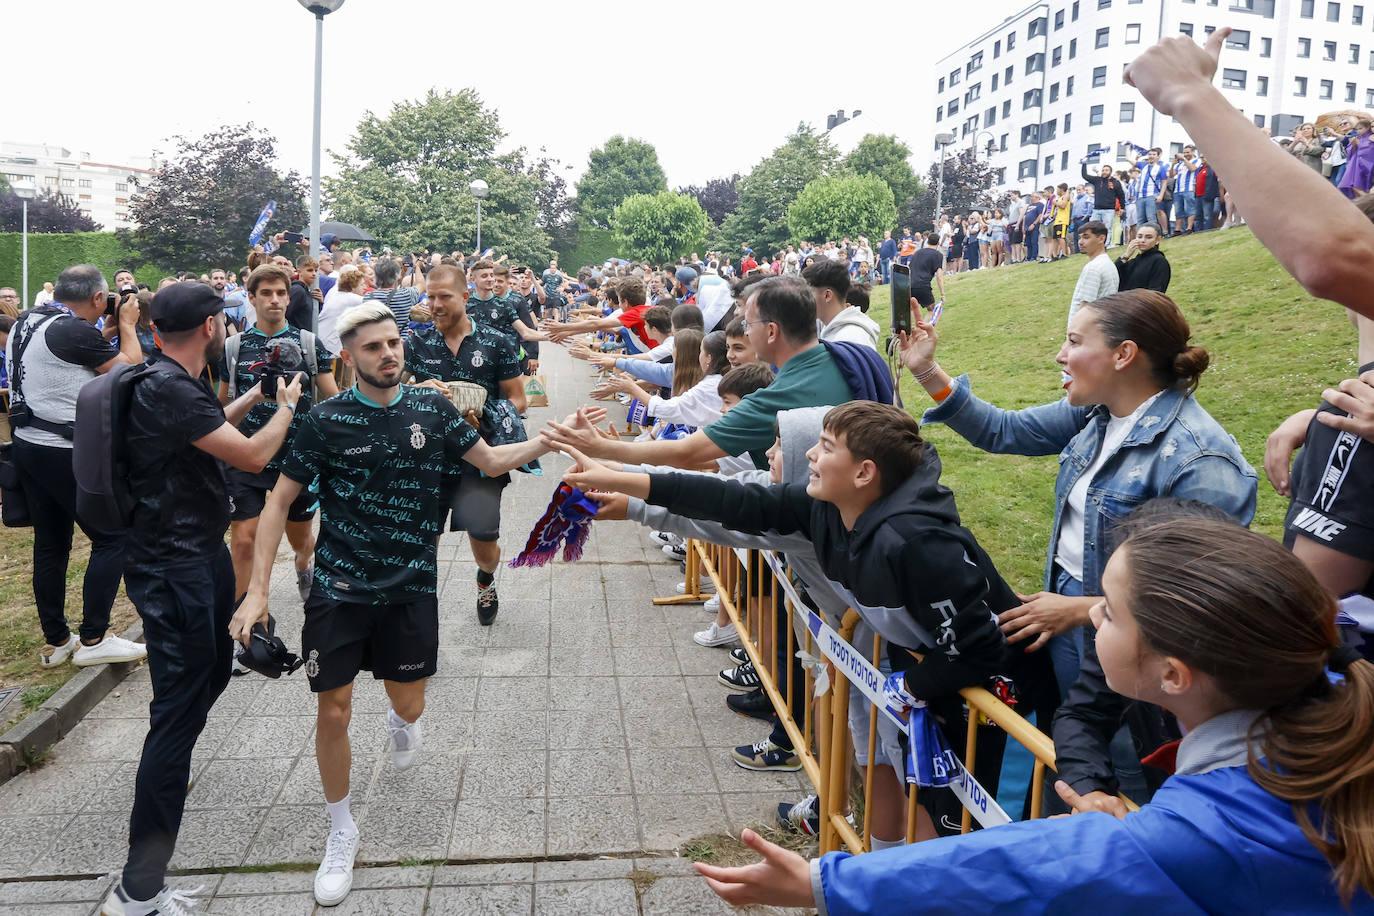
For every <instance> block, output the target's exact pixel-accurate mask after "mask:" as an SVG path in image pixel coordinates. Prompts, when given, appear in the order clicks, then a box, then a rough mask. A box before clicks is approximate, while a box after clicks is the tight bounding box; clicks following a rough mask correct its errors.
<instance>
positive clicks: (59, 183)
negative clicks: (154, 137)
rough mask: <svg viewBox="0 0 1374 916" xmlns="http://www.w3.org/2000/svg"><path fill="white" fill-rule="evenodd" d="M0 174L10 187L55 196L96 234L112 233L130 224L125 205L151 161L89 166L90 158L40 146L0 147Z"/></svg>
mask: <svg viewBox="0 0 1374 916" xmlns="http://www.w3.org/2000/svg"><path fill="white" fill-rule="evenodd" d="M0 173H3V174H4V176H5V178H6V180H8V181H9V183H10V184H14V183H15V182H16V181H31V182H33V183H34V185H36V186H37V187H38V190H39V192H40V193H41V192H43V191H45V190H49V189H51V190H53V191H61V192H62V193H64V194H66V195H67V196H68V197H70V198H71V199H72V200H73V201H74V202H75V203H76V206H77V207H78V209H80V210H81V212H82V213H84V214H86V215H87V216H89V217H90V218H91V219H93V220H95V222H96V223H97V224H98V225H99V226H100V228H101V229H103V230H105V231H107V232H112V231H114V230H116V229H128V228H132V226H133V225H134V224H133V222H132V221H131V220H130V218H129V217H130V213H129V200H130V198H131V197H133V194H134V192H135V191H136V190H137V187H138V180H139V178H140V177H143V176H148V175H152V174H154V163H153V161H152V160H151V159H143V160H139V161H137V162H136V163H134V164H132V165H111V164H108V163H104V162H94V161H92V160H91V154H90V153H85V152H82V153H73V152H72V151H71V150H69V149H65V148H63V147H60V146H48V145H47V144H43V143H0Z"/></svg>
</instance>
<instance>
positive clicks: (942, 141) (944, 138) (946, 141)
mask: <svg viewBox="0 0 1374 916" xmlns="http://www.w3.org/2000/svg"><path fill="white" fill-rule="evenodd" d="M935 142H936V143H938V144H939V145H940V168H939V169H938V170H937V171H936V177H935V226H936V228H939V226H940V207H941V206H942V205H943V202H944V197H945V147H947V146H949V145H950V144H951V143H953V142H954V134H936V135H935Z"/></svg>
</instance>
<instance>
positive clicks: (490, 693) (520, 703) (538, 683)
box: [477, 677, 549, 710]
mask: <svg viewBox="0 0 1374 916" xmlns="http://www.w3.org/2000/svg"><path fill="white" fill-rule="evenodd" d="M548 687H549V685H548V681H547V679H546V678H524V677H484V678H482V679H481V681H480V682H479V684H478V688H477V708H478V709H479V710H483V709H514V710H530V709H547V708H548Z"/></svg>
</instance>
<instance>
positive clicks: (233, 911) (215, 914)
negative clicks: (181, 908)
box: [205, 875, 337, 916]
mask: <svg viewBox="0 0 1374 916" xmlns="http://www.w3.org/2000/svg"><path fill="white" fill-rule="evenodd" d="M299 880H302V881H304V882H305V884H306V888H307V889H306V891H305V892H304V893H298V894H272V895H270V896H262V897H216V898H215V899H214V900H212V901H210V905H209V908H208V909H206V910H205V912H206V913H207V914H209V916H302V914H305V913H311V912H314V910H315V894H314V892H313V891H312V890H311V889H310V887H311V882H312V881H313V880H314V878H313V877H312V876H310V875H301V876H299ZM333 912H337V910H335V911H333Z"/></svg>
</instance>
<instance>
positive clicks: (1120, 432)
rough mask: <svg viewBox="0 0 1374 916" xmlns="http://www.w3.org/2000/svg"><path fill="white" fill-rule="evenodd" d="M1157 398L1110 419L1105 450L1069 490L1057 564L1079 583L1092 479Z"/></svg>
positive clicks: (1102, 450) (1157, 395) (1155, 395)
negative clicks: (1127, 413)
mask: <svg viewBox="0 0 1374 916" xmlns="http://www.w3.org/2000/svg"><path fill="white" fill-rule="evenodd" d="M1157 397H1159V393H1158V392H1156V393H1155V394H1153V395H1151V396H1150V397H1149V398H1147V399H1146V400H1145V401H1144V403H1142V404H1141V405H1140V406H1139V407H1137V408H1136V409H1135V410H1133V411H1131V414H1130V416H1126V417H1118V416H1112V417H1111V418H1110V419H1108V420H1107V434H1106V435H1105V436H1104V437H1103V438H1102V448H1101V449H1100V450H1098V453H1097V457H1096V458H1094V459H1093V463H1092V464H1090V465H1088V469H1087V470H1086V471H1084V472H1083V476H1081V477H1079V478H1078V482H1077V483H1075V484H1074V485H1073V489H1072V490H1070V491H1069V499H1068V502H1067V503H1065V504H1064V514H1063V515H1061V516H1060V517H1059V543H1058V544H1057V545H1056V546H1055V551H1054V562H1055V563H1057V564H1059V568H1060V569H1062V570H1064V572H1066V573H1068V574H1069V575H1071V576H1073V577H1074V578H1075V579H1077V580H1078V581H1080V582H1082V581H1083V533H1084V531H1085V530H1086V528H1087V520H1086V516H1085V515H1084V512H1085V511H1086V509H1087V504H1088V487H1089V486H1090V485H1091V484H1092V481H1093V477H1095V476H1096V475H1097V472H1098V471H1100V470H1102V465H1104V464H1106V463H1107V459H1109V458H1111V457H1112V456H1113V455H1115V454H1116V450H1117V449H1119V448H1121V443H1123V442H1125V441H1126V437H1127V436H1129V435H1130V434H1131V430H1132V429H1134V428H1135V424H1136V421H1137V420H1139V419H1140V417H1141V415H1142V414H1144V413H1145V411H1146V410H1148V409H1149V407H1150V405H1151V404H1153V403H1154V402H1155V398H1157Z"/></svg>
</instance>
